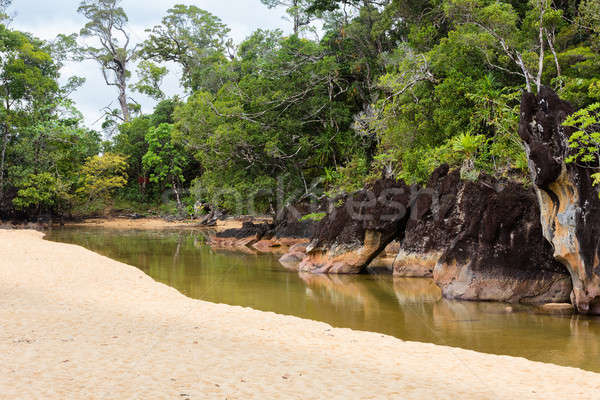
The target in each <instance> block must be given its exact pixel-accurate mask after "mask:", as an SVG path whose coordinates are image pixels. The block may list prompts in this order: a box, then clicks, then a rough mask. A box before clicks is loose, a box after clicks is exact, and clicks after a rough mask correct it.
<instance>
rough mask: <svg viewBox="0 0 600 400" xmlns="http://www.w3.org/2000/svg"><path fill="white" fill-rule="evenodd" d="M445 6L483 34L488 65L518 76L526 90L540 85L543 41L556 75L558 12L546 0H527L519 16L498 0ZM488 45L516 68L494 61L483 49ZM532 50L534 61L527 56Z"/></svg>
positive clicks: (464, 0)
mask: <svg viewBox="0 0 600 400" xmlns="http://www.w3.org/2000/svg"><path fill="white" fill-rule="evenodd" d="M445 7H446V13H447V14H448V16H450V17H454V18H457V20H458V22H459V23H460V22H462V23H464V24H468V25H471V26H473V27H475V28H476V29H478V30H480V32H481V33H482V34H483V36H481V37H480V38H479V40H480V43H481V46H482V47H483V48H484V53H485V54H486V56H487V61H488V63H489V64H490V66H492V67H494V68H497V69H501V70H504V71H505V72H508V73H512V74H516V75H519V76H521V77H522V78H523V79H524V81H525V87H526V89H527V91H528V92H531V91H532V87H533V85H535V87H536V90H537V91H538V92H539V90H540V88H541V86H542V76H543V70H544V55H545V49H546V43H548V46H549V47H550V49H551V51H552V52H553V54H554V57H555V60H556V64H557V66H558V71H557V73H559V74H560V66H559V65H558V59H557V56H556V52H555V49H554V38H555V30H556V24H557V23H559V22H560V21H561V19H562V13H561V11H560V10H556V9H554V8H552V5H551V3H550V1H549V0H531V1H530V7H531V9H530V11H528V12H527V13H526V14H525V15H523V16H521V15H520V14H519V10H516V9H515V8H514V7H513V5H512V4H511V3H509V2H501V1H494V2H488V1H485V0H478V1H470V0H450V1H449V2H447V3H446V5H445ZM488 46H500V48H501V50H502V52H503V53H504V55H505V56H506V57H508V59H509V60H510V61H511V62H512V63H513V64H515V65H516V66H518V68H519V71H518V72H517V71H512V70H510V69H509V68H506V67H504V66H502V65H499V64H497V63H495V62H494V61H493V60H492V59H491V57H490V56H489V55H488V54H487V53H486V52H485V47H488ZM535 53H537V60H535V61H536V62H532V61H533V60H529V58H530V57H529V56H530V55H531V54H535Z"/></svg>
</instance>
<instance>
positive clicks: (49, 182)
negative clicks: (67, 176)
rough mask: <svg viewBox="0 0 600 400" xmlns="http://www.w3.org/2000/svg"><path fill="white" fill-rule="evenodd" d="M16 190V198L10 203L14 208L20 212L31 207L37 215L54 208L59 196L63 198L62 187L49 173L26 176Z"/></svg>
mask: <svg viewBox="0 0 600 400" xmlns="http://www.w3.org/2000/svg"><path fill="white" fill-rule="evenodd" d="M17 188H18V192H17V197H15V198H14V199H13V201H12V202H13V204H14V205H15V207H17V208H19V209H21V210H24V209H27V208H30V207H33V208H35V209H36V210H37V211H38V213H41V212H42V210H43V209H44V208H50V207H52V206H54V205H55V204H56V203H57V202H58V198H59V197H60V196H61V195H62V196H65V192H64V190H62V189H64V187H63V185H62V184H61V182H60V181H59V180H57V179H56V177H54V176H53V175H52V174H51V173H49V172H42V173H39V174H31V175H28V176H27V177H26V178H25V179H24V180H23V181H21V182H20V183H19V184H18V185H17Z"/></svg>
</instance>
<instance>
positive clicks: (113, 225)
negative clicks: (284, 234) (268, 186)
mask: <svg viewBox="0 0 600 400" xmlns="http://www.w3.org/2000/svg"><path fill="white" fill-rule="evenodd" d="M252 221H253V222H254V223H262V222H271V220H270V219H269V218H253V219H252ZM243 223H244V220H243V219H240V218H228V219H222V220H218V221H217V225H216V226H213V227H207V226H202V225H199V224H198V223H197V221H194V220H186V221H167V220H164V219H162V218H139V219H131V218H89V219H86V220H84V221H82V222H67V223H65V226H71V227H78V226H85V227H99V228H110V229H139V230H146V229H147V230H154V229H182V228H194V229H213V230H216V231H224V230H227V229H238V228H241V227H242V224H243Z"/></svg>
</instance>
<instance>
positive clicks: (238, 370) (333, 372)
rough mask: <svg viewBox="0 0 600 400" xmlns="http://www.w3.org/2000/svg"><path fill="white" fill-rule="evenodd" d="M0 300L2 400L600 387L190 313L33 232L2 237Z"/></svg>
mask: <svg viewBox="0 0 600 400" xmlns="http://www.w3.org/2000/svg"><path fill="white" fill-rule="evenodd" d="M215 284H216V285H218V284H219V282H215ZM0 301H1V304H2V307H0V398H7V399H16V398H24V399H30V398H46V399H48V398H50V399H52V398H56V399H62V398H69V399H80V398H82V399H83V398H85V399H92V398H107V399H115V398H118V399H126V398H127V399H129V398H139V399H165V398H169V399H175V398H177V399H203V398H220V399H225V398H228V399H246V398H261V399H266V398H269V399H271V398H302V399H310V398H315V399H317V398H336V399H337V398H339V399H350V398H352V399H354V398H365V399H367V398H373V399H380V398H401V399H457V398H458V399H514V398H518V399H549V398H550V399H554V398H562V399H597V398H600V374H595V373H592V372H588V371H583V370H579V369H575V368H566V367H559V366H555V365H551V364H543V363H538V362H532V361H528V360H525V359H522V358H512V357H505V356H496V355H489V354H482V353H477V352H474V351H468V350H462V349H456V348H451V347H444V346H437V345H433V344H425V343H415V342H405V341H402V340H399V339H396V338H393V337H389V336H385V335H381V334H378V333H371V332H359V331H352V330H350V329H336V328H332V327H331V326H329V325H327V324H324V323H321V322H316V321H310V320H303V319H299V318H295V317H290V316H282V315H277V314H273V313H265V312H260V311H256V310H252V309H248V308H241V307H232V306H227V305H222V304H213V303H208V302H203V301H199V300H193V299H190V298H187V297H185V296H183V295H181V294H180V293H179V292H177V291H176V290H175V289H172V288H170V287H168V286H165V285H163V284H160V283H157V282H155V281H153V280H152V279H151V278H150V277H148V276H147V275H145V274H144V273H143V272H141V271H140V270H138V269H137V268H134V267H131V266H128V265H125V264H122V263H119V262H116V261H113V260H111V259H108V258H106V257H103V256H100V255H98V254H96V253H93V252H91V251H88V250H86V249H84V248H82V247H78V246H73V245H67V244H60V243H53V242H48V241H44V240H43V239H42V234H41V233H39V232H35V231H14V230H13V231H9V230H7V231H0ZM515 345H518V343H516V344H515Z"/></svg>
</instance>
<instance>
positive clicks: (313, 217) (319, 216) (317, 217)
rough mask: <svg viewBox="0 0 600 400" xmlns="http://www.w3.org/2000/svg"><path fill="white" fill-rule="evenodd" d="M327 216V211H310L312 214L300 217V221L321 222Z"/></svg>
mask: <svg viewBox="0 0 600 400" xmlns="http://www.w3.org/2000/svg"><path fill="white" fill-rule="evenodd" d="M326 216H327V213H324V212H321V213H310V214H306V215H304V216H303V217H302V218H300V222H304V221H314V222H319V221H321V220H322V219H323V218H325V217H326Z"/></svg>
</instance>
